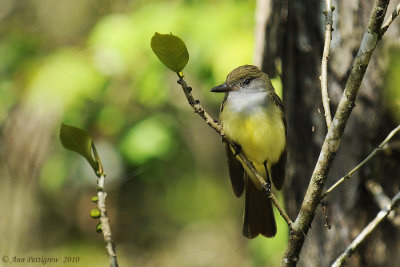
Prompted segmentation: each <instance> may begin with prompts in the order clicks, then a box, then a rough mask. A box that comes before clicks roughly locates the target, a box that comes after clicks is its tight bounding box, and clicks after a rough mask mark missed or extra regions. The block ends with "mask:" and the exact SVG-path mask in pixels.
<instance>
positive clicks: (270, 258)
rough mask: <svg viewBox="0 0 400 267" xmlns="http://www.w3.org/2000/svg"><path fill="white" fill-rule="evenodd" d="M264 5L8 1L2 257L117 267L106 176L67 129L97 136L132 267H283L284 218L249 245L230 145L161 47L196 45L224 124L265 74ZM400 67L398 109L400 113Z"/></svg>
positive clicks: (3, 43)
mask: <svg viewBox="0 0 400 267" xmlns="http://www.w3.org/2000/svg"><path fill="white" fill-rule="evenodd" d="M255 2H256V1H245V0H243V1H239V0H236V1H235V0H231V1H216V0H206V1H205V0H186V1H183V0H180V1H179V0H175V1H156V0H151V1H149V0H147V1H145V0H136V1H128V0H114V1H112V0H96V1H95V0H69V1H54V0H40V1H36V0H23V1H15V0H0V63H1V64H0V127H1V137H2V138H1V141H0V153H1V154H0V156H1V162H0V168H1V169H0V171H1V174H2V177H1V179H2V181H3V183H2V186H1V188H0V208H1V210H2V211H3V214H2V217H1V220H0V234H1V235H2V237H3V240H11V241H9V242H2V243H3V244H1V245H0V252H1V253H3V254H5V255H8V256H10V257H11V256H18V257H27V256H35V257H41V256H46V257H60V258H61V259H63V257H64V256H72V257H79V258H80V261H79V263H73V264H71V265H73V266H108V259H107V256H106V253H105V248H104V244H103V243H104V242H103V238H102V236H101V235H99V234H97V233H96V232H95V227H96V224H97V221H96V220H93V219H91V218H90V216H89V212H90V210H91V209H92V208H95V204H94V203H92V202H91V201H90V199H91V197H92V196H93V195H95V194H96V176H95V174H94V173H93V171H92V170H91V169H90V167H89V165H88V164H87V162H85V160H84V159H82V158H81V157H80V156H78V155H77V154H75V153H72V152H70V151H67V150H65V149H64V148H63V147H62V146H61V143H60V141H59V139H58V135H59V127H60V125H61V123H62V122H64V123H67V124H70V125H74V126H77V127H80V128H83V129H86V130H87V131H88V132H89V134H90V135H91V137H92V138H93V140H94V142H95V144H96V147H97V149H98V152H99V154H100V157H101V159H102V162H103V164H104V167H105V171H106V173H107V180H106V190H107V192H108V198H107V204H108V212H109V217H110V219H111V228H112V232H113V239H114V242H115V244H116V248H117V253H118V260H119V263H120V265H121V266H266V265H271V266H276V265H278V264H279V262H280V258H281V256H282V254H283V250H284V247H285V244H286V239H287V236H288V235H287V231H288V229H287V226H286V225H285V223H284V221H283V219H281V217H280V216H279V215H278V214H276V218H277V223H278V234H277V236H276V237H275V238H273V239H266V238H262V237H258V238H256V239H255V240H247V239H245V238H243V237H242V235H241V227H242V212H243V204H244V203H243V202H244V200H243V199H236V198H235V197H234V194H233V192H232V189H231V185H230V181H229V178H228V170H227V166H226V163H225V154H224V150H223V146H222V144H221V138H220V137H219V136H218V135H217V134H215V132H214V131H213V130H212V129H210V128H209V127H208V126H207V125H206V124H205V123H204V122H203V121H202V119H200V118H199V116H197V115H196V114H194V113H193V110H192V109H191V108H190V106H189V105H188V104H187V102H186V99H185V97H184V95H183V93H182V92H181V89H180V87H179V86H178V84H176V80H177V77H176V75H175V74H174V73H172V72H171V71H169V70H168V69H167V68H166V67H165V66H164V65H162V63H160V62H159V61H158V59H157V58H156V56H155V55H154V54H153V53H152V51H151V48H150V39H151V37H152V35H153V34H154V32H160V33H169V32H172V33H173V34H175V35H178V36H180V37H181V38H182V39H183V40H184V41H185V42H186V45H187V47H188V50H189V54H190V60H189V63H188V65H187V66H186V68H185V71H184V72H185V76H186V80H187V82H188V83H189V85H190V86H192V87H193V89H194V91H193V94H194V95H195V97H196V98H198V99H200V101H201V103H202V104H203V106H204V107H205V108H206V109H207V110H208V111H210V113H211V114H212V115H213V116H214V117H215V118H216V117H217V116H218V110H219V104H220V102H221V101H222V97H223V96H222V95H216V94H212V93H210V92H209V90H210V89H211V88H212V87H214V86H215V85H218V84H220V83H222V82H223V81H224V80H225V77H226V75H227V74H228V73H229V71H230V70H232V69H233V68H235V67H237V66H239V65H242V64H249V63H252V62H253V47H254V26H255V19H254V17H255V8H256V6H255V4H256V3H255ZM392 55H393V56H392V57H391V58H392V60H391V63H390V64H392V65H391V66H392V67H391V68H388V69H389V70H390V71H389V73H388V77H389V78H388V79H387V80H388V81H391V82H388V83H387V86H386V88H387V89H388V90H387V99H388V103H389V104H390V108H392V110H393V111H395V113H396V114H400V113H399V112H398V110H399V106H400V101H399V99H400V95H399V90H398V84H399V82H397V81H398V79H399V77H400V76H399V75H398V73H399V72H398V71H399V69H400V65H399V62H400V53H399V52H398V50H396V51H393V52H392ZM396 66H397V67H396ZM390 77H391V78H390ZM273 82H274V84H275V87H276V88H277V89H278V91H281V89H280V87H281V86H280V83H279V81H276V80H274V81H273ZM399 120H400V119H399ZM281 202H282V203H283V200H282V199H281ZM7 238H8V239H7ZM0 256H2V255H0ZM1 264H2V263H0V265H1ZM64 265H65V264H64ZM13 266H18V264H13ZM20 266H26V264H21V265H20ZM30 266H35V264H30ZM37 266H43V265H42V264H37ZM46 266H51V265H50V264H47V265H46Z"/></svg>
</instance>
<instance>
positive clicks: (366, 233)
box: [331, 192, 400, 267]
mask: <svg viewBox="0 0 400 267" xmlns="http://www.w3.org/2000/svg"><path fill="white" fill-rule="evenodd" d="M399 202H400V192H398V193H397V194H396V196H395V197H394V198H393V199H392V201H391V202H390V203H389V204H388V205H386V206H385V207H384V208H383V209H382V210H381V211H380V212H378V214H377V215H376V217H375V218H374V219H373V220H372V221H371V222H370V223H369V224H368V225H367V226H366V227H365V228H364V229H363V230H362V231H361V233H360V234H359V235H358V236H357V237H356V238H355V239H354V240H353V242H351V244H350V245H349V246H348V247H347V248H346V249H345V251H344V252H343V253H342V254H341V255H340V256H339V257H338V258H337V259H336V260H335V261H334V262H333V264H332V265H331V267H339V266H342V265H343V264H344V262H345V261H346V259H347V258H348V257H350V256H351V255H352V254H353V253H354V251H355V250H356V249H357V248H358V246H359V245H360V244H361V243H362V242H363V241H364V240H365V239H366V238H367V237H368V236H369V235H370V234H371V233H372V231H374V230H375V229H376V228H377V227H378V225H379V224H380V223H381V222H382V221H383V220H384V219H385V218H386V217H387V216H388V215H389V213H390V212H391V211H392V210H393V209H394V208H395V207H396V205H397V204H398V203H399Z"/></svg>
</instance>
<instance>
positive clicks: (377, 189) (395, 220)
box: [365, 180, 400, 227]
mask: <svg viewBox="0 0 400 267" xmlns="http://www.w3.org/2000/svg"><path fill="white" fill-rule="evenodd" d="M365 186H366V188H367V190H368V191H369V192H370V193H371V195H372V196H373V197H374V200H375V202H376V204H377V205H378V207H379V208H380V209H384V208H385V206H386V205H388V204H389V203H390V198H389V197H388V196H387V195H386V194H385V192H383V188H382V186H381V185H380V184H378V183H377V182H374V181H372V180H368V181H367V182H366V183H365ZM388 219H389V221H390V222H391V223H392V224H393V225H394V226H395V227H399V226H400V214H397V216H396V214H395V213H390V214H389V215H388Z"/></svg>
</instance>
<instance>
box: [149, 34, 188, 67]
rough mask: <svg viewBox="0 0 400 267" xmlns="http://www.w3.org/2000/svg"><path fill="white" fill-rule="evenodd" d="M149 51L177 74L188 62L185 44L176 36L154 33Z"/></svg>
mask: <svg viewBox="0 0 400 267" xmlns="http://www.w3.org/2000/svg"><path fill="white" fill-rule="evenodd" d="M150 45H151V49H152V50H153V52H154V54H156V56H157V57H158V59H159V60H160V61H161V62H162V63H164V65H165V66H167V67H168V68H169V69H170V70H172V71H174V72H176V73H179V72H181V71H182V70H183V68H184V67H185V66H186V64H187V62H188V61H189V53H188V50H187V48H186V45H185V43H184V42H183V41H182V39H181V38H179V37H178V36H175V35H173V34H172V33H171V34H160V33H158V32H156V33H155V34H154V35H153V37H152V38H151V43H150Z"/></svg>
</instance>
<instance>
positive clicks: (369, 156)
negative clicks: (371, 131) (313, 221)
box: [321, 125, 400, 199]
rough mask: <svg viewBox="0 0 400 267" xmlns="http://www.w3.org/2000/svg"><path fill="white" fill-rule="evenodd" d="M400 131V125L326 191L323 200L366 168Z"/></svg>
mask: <svg viewBox="0 0 400 267" xmlns="http://www.w3.org/2000/svg"><path fill="white" fill-rule="evenodd" d="M399 131H400V125H398V126H397V127H396V128H395V129H393V130H392V131H391V132H390V133H389V135H388V136H387V137H386V138H385V140H383V142H382V143H381V144H380V145H379V146H378V147H377V148H375V149H374V150H373V151H372V152H371V153H370V154H369V155H368V156H367V157H366V158H365V159H364V160H363V161H361V162H360V163H359V164H358V165H357V166H356V167H354V169H352V170H351V171H349V172H348V173H347V174H346V175H345V176H343V177H342V178H340V179H339V180H338V181H337V182H336V183H335V184H334V185H332V186H331V187H330V188H329V189H328V190H326V191H325V193H323V194H322V196H321V199H323V198H324V197H326V195H327V194H329V193H330V192H332V191H333V190H334V189H335V188H337V187H338V186H339V185H340V184H341V183H343V182H344V181H345V180H348V179H350V178H351V177H352V175H353V174H354V173H355V172H356V171H358V170H359V169H360V168H361V167H362V166H364V165H365V164H366V163H367V162H368V161H370V160H371V159H372V158H373V157H375V155H376V154H378V153H379V152H380V151H382V148H383V146H384V145H386V143H387V142H389V140H390V139H392V137H393V136H395V135H396V134H397V133H398V132H399Z"/></svg>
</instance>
